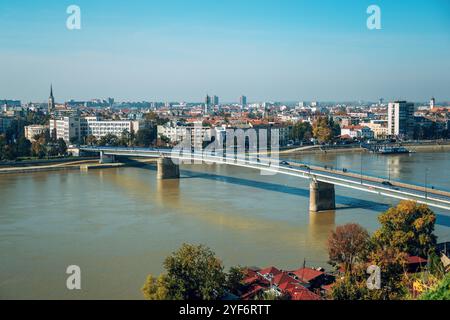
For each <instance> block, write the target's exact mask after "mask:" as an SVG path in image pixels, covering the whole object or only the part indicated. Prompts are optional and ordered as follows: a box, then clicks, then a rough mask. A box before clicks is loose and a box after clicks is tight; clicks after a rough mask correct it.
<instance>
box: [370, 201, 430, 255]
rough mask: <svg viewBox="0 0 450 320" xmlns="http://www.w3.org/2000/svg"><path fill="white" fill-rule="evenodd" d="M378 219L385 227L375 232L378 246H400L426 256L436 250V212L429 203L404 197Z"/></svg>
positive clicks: (382, 226) (403, 250)
mask: <svg viewBox="0 0 450 320" xmlns="http://www.w3.org/2000/svg"><path fill="white" fill-rule="evenodd" d="M378 220H379V221H380V223H381V228H380V229H379V230H378V231H376V232H375V234H374V236H373V238H374V242H375V243H376V244H377V245H378V246H381V247H390V248H397V249H398V250H400V251H401V252H405V253H408V254H410V255H418V256H422V257H427V256H428V254H429V253H430V252H431V251H432V250H434V248H435V245H436V236H435V235H434V234H433V232H434V225H435V222H436V215H435V214H434V213H433V211H431V210H430V209H429V208H428V207H427V206H426V205H420V204H417V203H416V202H413V201H401V202H400V203H399V204H398V205H397V206H396V207H393V208H390V209H389V210H387V211H386V212H385V213H383V214H381V215H380V216H379V218H378Z"/></svg>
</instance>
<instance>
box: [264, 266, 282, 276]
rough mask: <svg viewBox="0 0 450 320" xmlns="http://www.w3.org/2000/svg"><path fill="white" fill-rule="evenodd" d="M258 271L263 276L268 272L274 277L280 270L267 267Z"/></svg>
mask: <svg viewBox="0 0 450 320" xmlns="http://www.w3.org/2000/svg"><path fill="white" fill-rule="evenodd" d="M258 273H259V274H261V275H263V276H264V275H268V274H272V275H273V276H274V277H275V276H276V275H277V274H280V273H281V271H280V270H278V269H277V268H275V267H268V268H265V269H262V270H259V271H258Z"/></svg>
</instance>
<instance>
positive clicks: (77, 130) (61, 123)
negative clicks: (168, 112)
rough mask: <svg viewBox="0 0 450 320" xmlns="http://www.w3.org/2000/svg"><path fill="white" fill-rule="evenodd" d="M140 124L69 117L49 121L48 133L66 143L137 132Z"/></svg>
mask: <svg viewBox="0 0 450 320" xmlns="http://www.w3.org/2000/svg"><path fill="white" fill-rule="evenodd" d="M139 127H140V122H139V121H130V120H119V121H116V120H100V119H99V118H98V117H78V116H69V117H61V118H59V119H51V120H50V133H51V134H52V135H53V136H54V137H55V138H56V139H59V138H63V139H64V141H66V143H70V141H71V140H81V139H82V138H84V137H87V136H89V135H92V136H94V137H96V138H97V139H100V138H102V137H103V136H105V135H107V134H113V135H116V136H120V135H121V134H122V133H123V132H124V131H128V132H134V133H136V132H137V131H139Z"/></svg>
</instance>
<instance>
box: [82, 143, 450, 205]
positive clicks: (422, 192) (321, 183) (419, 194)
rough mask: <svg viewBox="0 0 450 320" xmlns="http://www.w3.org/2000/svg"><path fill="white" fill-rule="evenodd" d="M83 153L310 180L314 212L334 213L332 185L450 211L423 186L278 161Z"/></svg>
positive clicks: (133, 151)
mask: <svg viewBox="0 0 450 320" xmlns="http://www.w3.org/2000/svg"><path fill="white" fill-rule="evenodd" d="M80 149H81V150H83V151H86V152H98V153H101V154H103V155H110V156H127V157H150V158H171V159H177V160H179V161H198V162H203V161H205V162H207V163H217V164H226V165H233V166H239V167H244V168H251V169H257V170H262V171H266V172H272V173H274V174H276V173H279V174H284V175H289V176H294V177H298V178H304V179H309V180H310V181H311V187H310V191H311V201H310V208H311V210H312V211H322V210H330V209H334V187H333V192H331V191H330V190H331V189H330V185H332V186H334V185H337V186H341V187H345V188H351V189H355V190H360V191H363V192H368V193H372V194H378V195H381V196H386V197H390V198H395V199H401V200H413V201H416V202H418V203H423V204H427V205H429V206H431V207H436V208H440V209H445V210H449V211H450V193H449V192H447V191H444V190H436V189H431V188H425V187H423V186H418V185H414V184H408V183H403V182H402V183H400V182H391V183H392V185H386V184H385V183H383V182H385V180H384V179H382V178H379V177H372V176H367V175H358V174H355V173H351V172H341V171H337V170H331V169H324V168H322V167H318V166H309V165H305V164H302V163H298V162H293V161H290V160H283V159H277V160H276V161H275V160H274V159H272V160H271V158H270V157H266V158H260V159H259V160H258V159H256V160H254V161H249V160H248V159H240V158H231V157H230V158H226V157H223V156H216V155H211V154H203V153H202V154H200V153H187V154H177V153H175V152H172V150H170V149H153V148H115V147H81V148H80ZM168 165H169V164H168V162H167V161H165V163H164V164H162V163H161V165H160V166H158V169H159V170H161V174H159V176H161V177H163V178H164V177H168V176H170V174H169V175H165V174H163V173H162V170H163V169H164V168H165V166H168ZM168 168H169V170H171V171H173V172H174V174H175V177H176V175H177V174H178V175H179V171H178V169H177V168H175V167H168ZM330 197H332V198H333V201H332V202H330V201H329V200H330V199H327V198H330ZM314 199H316V200H317V201H319V202H322V200H323V202H324V203H325V204H324V205H321V204H320V203H317V204H316V203H314Z"/></svg>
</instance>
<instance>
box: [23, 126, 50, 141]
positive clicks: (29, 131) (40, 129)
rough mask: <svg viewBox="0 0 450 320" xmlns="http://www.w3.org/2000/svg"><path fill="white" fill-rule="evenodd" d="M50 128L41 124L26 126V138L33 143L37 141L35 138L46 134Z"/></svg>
mask: <svg viewBox="0 0 450 320" xmlns="http://www.w3.org/2000/svg"><path fill="white" fill-rule="evenodd" d="M48 128H49V127H48V126H44V125H39V124H33V125H30V126H25V127H24V131H25V138H27V139H28V140H30V141H31V142H33V141H35V139H34V137H35V136H36V135H38V134H42V133H44V132H45V130H47V129H48Z"/></svg>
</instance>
